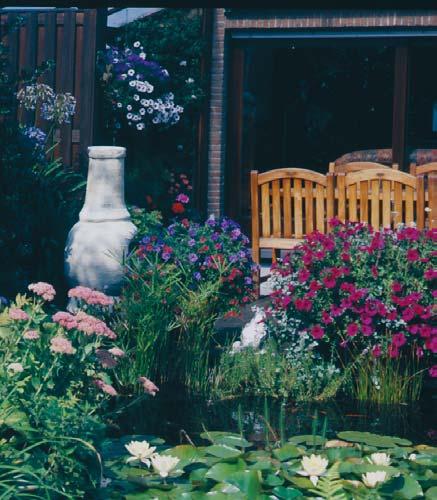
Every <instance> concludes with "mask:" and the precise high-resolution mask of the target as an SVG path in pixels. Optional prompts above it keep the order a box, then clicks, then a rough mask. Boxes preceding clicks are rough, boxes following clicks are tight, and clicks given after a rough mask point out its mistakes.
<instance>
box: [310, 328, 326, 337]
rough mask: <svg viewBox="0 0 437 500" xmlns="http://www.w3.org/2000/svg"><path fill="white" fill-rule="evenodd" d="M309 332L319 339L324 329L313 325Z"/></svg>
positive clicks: (323, 333)
mask: <svg viewBox="0 0 437 500" xmlns="http://www.w3.org/2000/svg"><path fill="white" fill-rule="evenodd" d="M310 333H311V335H312V337H313V338H314V339H321V338H322V337H323V335H325V330H324V329H323V328H322V327H321V326H320V325H314V326H313V327H312V328H311V330H310Z"/></svg>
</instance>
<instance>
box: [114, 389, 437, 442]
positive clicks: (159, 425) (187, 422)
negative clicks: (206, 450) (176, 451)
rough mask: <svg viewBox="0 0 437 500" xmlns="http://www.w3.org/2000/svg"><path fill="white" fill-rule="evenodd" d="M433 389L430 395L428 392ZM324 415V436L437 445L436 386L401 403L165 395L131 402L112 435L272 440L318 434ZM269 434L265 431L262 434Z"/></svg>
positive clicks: (171, 439)
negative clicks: (231, 435)
mask: <svg viewBox="0 0 437 500" xmlns="http://www.w3.org/2000/svg"><path fill="white" fill-rule="evenodd" d="M433 392H434V395H433ZM325 418H326V425H327V432H326V436H327V437H328V438H333V437H335V435H336V433H337V432H339V431H342V430H345V429H347V430H356V431H370V432H373V433H377V434H383V435H391V436H399V437H402V438H406V439H410V440H411V441H413V442H416V443H424V444H429V445H433V446H436V445H437V422H436V396H435V391H432V390H429V391H426V392H425V394H424V397H423V398H422V399H421V401H420V402H416V403H414V404H408V405H407V404H401V405H386V406H383V405H379V406H377V405H368V404H365V403H363V402H359V401H352V400H347V401H346V400H343V401H329V402H320V403H294V402H283V401H281V400H278V399H266V398H247V397H243V398H232V399H226V400H221V401H208V400H207V399H206V398H199V397H197V398H194V397H187V396H184V395H183V393H178V394H173V395H171V396H169V393H167V394H166V392H165V388H162V390H161V393H160V394H158V395H157V396H156V398H154V399H152V400H151V399H150V398H149V399H147V400H146V401H144V402H142V403H141V402H140V403H138V404H135V405H133V406H132V407H130V408H128V409H127V410H126V412H124V413H123V414H122V415H121V416H120V418H119V419H118V420H116V421H115V422H114V427H113V432H114V434H115V435H125V434H153V435H156V436H160V437H162V438H164V439H165V440H166V442H167V443H169V444H172V445H176V444H179V443H186V442H189V440H192V441H193V442H195V443H198V442H199V436H200V434H201V433H202V432H204V431H205V429H207V430H227V431H229V432H240V431H242V432H243V433H244V435H245V436H246V437H248V439H250V440H251V441H252V442H258V443H259V444H262V443H264V442H265V441H266V439H267V440H269V439H270V440H272V441H274V440H277V439H278V438H280V437H281V436H280V435H281V433H283V434H284V435H285V436H287V437H290V436H293V435H302V434H311V433H312V432H313V430H316V432H317V433H320V430H321V428H322V426H323V425H324V420H325ZM267 433H268V434H267Z"/></svg>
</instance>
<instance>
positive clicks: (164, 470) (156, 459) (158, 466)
mask: <svg viewBox="0 0 437 500" xmlns="http://www.w3.org/2000/svg"><path fill="white" fill-rule="evenodd" d="M178 463H179V458H176V457H172V456H171V455H158V454H157V453H156V454H155V455H153V456H152V466H153V469H154V470H155V472H156V473H158V474H159V475H160V476H161V477H164V478H165V477H167V476H168V474H169V472H170V471H171V470H173V469H174V468H175V467H176V465H177V464H178Z"/></svg>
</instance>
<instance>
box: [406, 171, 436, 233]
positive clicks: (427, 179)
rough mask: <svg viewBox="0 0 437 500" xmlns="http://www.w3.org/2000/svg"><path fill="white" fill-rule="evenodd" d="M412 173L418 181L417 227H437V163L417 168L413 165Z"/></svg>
mask: <svg viewBox="0 0 437 500" xmlns="http://www.w3.org/2000/svg"><path fill="white" fill-rule="evenodd" d="M410 173H411V174H412V175H414V176H415V177H416V180H417V227H418V228H419V229H424V228H426V227H427V228H428V229H433V228H436V227H437V162H432V163H425V164H424V165H419V166H416V165H415V164H414V163H413V164H411V167H410Z"/></svg>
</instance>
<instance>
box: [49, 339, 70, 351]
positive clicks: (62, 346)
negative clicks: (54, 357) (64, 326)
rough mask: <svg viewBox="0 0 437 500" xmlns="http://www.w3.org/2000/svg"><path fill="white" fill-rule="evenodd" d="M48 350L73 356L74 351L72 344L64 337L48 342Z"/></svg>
mask: <svg viewBox="0 0 437 500" xmlns="http://www.w3.org/2000/svg"><path fill="white" fill-rule="evenodd" d="M50 344H51V345H50V350H51V351H52V352H54V353H59V354H74V353H75V352H76V349H75V348H74V347H73V345H72V343H71V342H70V341H69V340H68V339H67V338H65V337H61V336H56V337H53V338H52V339H51V340H50Z"/></svg>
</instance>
